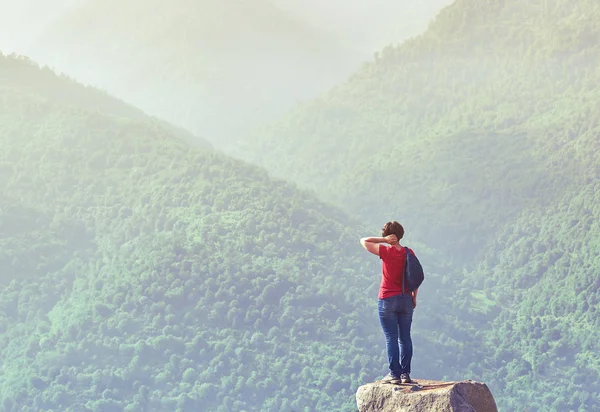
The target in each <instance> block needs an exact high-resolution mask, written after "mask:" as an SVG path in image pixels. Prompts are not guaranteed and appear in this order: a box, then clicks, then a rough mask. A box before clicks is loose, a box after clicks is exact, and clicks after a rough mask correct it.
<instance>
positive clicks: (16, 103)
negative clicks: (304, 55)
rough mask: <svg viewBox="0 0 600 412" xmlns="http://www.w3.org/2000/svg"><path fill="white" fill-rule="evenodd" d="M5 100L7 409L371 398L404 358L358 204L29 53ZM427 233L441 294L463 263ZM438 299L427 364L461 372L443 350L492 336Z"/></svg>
mask: <svg viewBox="0 0 600 412" xmlns="http://www.w3.org/2000/svg"><path fill="white" fill-rule="evenodd" d="M24 73H28V74H27V76H29V79H30V80H31V81H35V85H36V86H35V87H31V84H30V82H20V81H19V79H21V78H22V77H23V75H24ZM36 73H37V76H36V75H35V74H36ZM59 85H61V87H64V88H65V90H69V91H70V93H65V94H64V96H63V98H62V99H61V98H59V97H50V96H52V91H53V90H55V89H56V88H58V87H59ZM84 95H85V96H86V99H82V98H81V96H84ZM0 96H1V97H0V125H1V126H0V145H1V147H2V149H3V150H2V151H1V152H0V193H2V197H1V198H0V201H1V204H0V235H1V237H0V243H1V244H0V246H2V247H1V252H0V269H1V271H2V272H1V273H2V276H1V278H0V282H1V283H0V284H1V285H2V288H0V354H1V356H2V363H1V364H0V382H1V384H0V398H1V399H2V402H3V404H2V407H3V409H4V410H7V411H39V410H83V409H87V410H93V411H108V410H110V411H116V410H127V411H134V410H135V411H137V410H142V409H143V410H165V411H167V410H169V411H174V410H182V411H195V410H199V409H202V410H215V411H227V410H240V411H241V410H248V411H250V410H272V411H291V410H296V411H297V410H305V411H313V410H353V408H354V392H355V390H356V388H357V387H358V385H360V384H362V383H364V382H366V381H369V380H372V379H375V378H378V377H381V376H382V375H383V374H385V373H386V368H385V354H384V344H383V337H382V336H381V331H380V330H379V324H378V319H377V314H376V296H377V286H378V282H379V275H378V272H379V262H378V260H377V259H376V258H375V257H373V256H369V255H368V254H367V253H366V252H365V251H363V250H362V249H361V248H360V246H359V245H358V238H359V237H360V236H361V235H364V229H362V228H361V226H359V225H358V224H357V223H356V222H354V221H353V220H351V219H349V218H348V217H346V215H345V214H344V213H342V212H340V211H338V210H336V209H334V208H332V207H331V206H327V205H324V204H322V203H320V202H319V201H318V200H316V199H315V198H314V197H313V196H312V195H309V194H307V193H304V192H301V191H299V190H297V189H296V188H295V187H294V186H293V185H291V184H288V183H285V182H282V181H275V180H272V179H271V178H269V177H268V175H267V174H266V172H264V171H262V170H260V169H258V168H256V167H254V166H250V165H247V164H244V163H242V162H240V161H236V160H232V159H230V158H227V157H225V156H223V155H221V154H219V153H216V152H214V151H211V150H208V149H200V148H195V149H194V148H192V146H190V144H189V143H187V141H186V139H185V136H179V135H177V134H175V133H174V132H173V131H172V130H171V129H169V128H168V127H167V126H163V125H162V124H159V123H157V121H156V120H155V119H151V118H144V116H143V115H141V114H140V113H139V112H136V111H135V110H134V111H132V112H131V114H130V115H127V114H125V113H126V112H127V110H126V109H125V108H126V107H127V106H125V105H123V107H122V111H121V112H120V114H117V113H118V112H119V110H120V109H119V105H120V104H121V103H119V102H118V101H117V100H114V99H113V98H111V97H110V96H107V95H105V94H103V93H100V92H97V91H96V92H95V91H94V90H93V89H90V88H84V87H83V86H80V85H78V84H76V83H75V82H73V81H71V80H69V79H66V78H59V77H57V76H53V75H52V74H51V73H50V72H49V71H47V70H42V69H39V68H36V67H35V66H34V65H32V64H31V63H30V62H29V61H28V60H27V59H20V58H14V57H4V56H0ZM69 96H72V99H71V98H69ZM110 99H113V100H112V103H111V104H110V105H109V106H110V107H112V108H113V110H112V113H111V112H110V110H107V111H105V110H101V109H100V107H101V106H102V105H103V104H105V103H107V101H109V100H110ZM412 245H413V246H414V248H415V250H417V251H419V254H420V256H421V257H422V259H423V261H424V262H428V263H425V264H426V267H427V274H428V286H426V287H424V288H423V290H422V292H421V296H422V299H424V300H425V299H427V296H431V295H437V294H439V293H440V289H441V288H444V283H443V282H442V277H441V276H440V274H445V273H447V268H443V267H440V265H438V264H436V263H435V262H434V261H433V256H434V252H433V251H431V250H429V249H428V248H425V247H424V246H419V245H418V244H415V243H413V244H412ZM445 290H446V291H452V290H454V288H453V286H452V285H447V286H446V287H445ZM436 300H437V301H438V304H439V306H435V305H428V306H426V307H424V309H423V311H422V313H421V312H419V313H417V315H416V316H417V317H419V316H421V317H422V320H421V322H420V325H419V326H418V327H417V328H416V329H415V332H414V334H415V342H418V344H419V348H420V349H419V352H418V353H417V355H416V358H415V368H416V369H418V370H419V371H420V373H422V374H423V375H427V376H438V377H440V378H441V377H442V376H444V375H446V376H450V377H452V378H459V377H460V372H461V371H460V370H458V369H456V370H447V369H446V370H444V369H443V368H440V367H439V365H443V364H447V363H450V362H452V361H453V360H454V359H455V356H456V350H457V349H456V346H455V341H456V339H459V340H460V341H463V340H464V341H465V342H466V343H465V344H464V345H461V349H460V352H461V353H463V358H464V361H463V362H462V364H463V366H466V365H468V364H470V363H472V362H475V361H476V358H474V357H473V353H474V352H473V350H472V347H473V346H476V342H471V341H470V339H468V336H471V335H470V334H471V333H472V332H471V331H468V330H466V328H463V329H464V330H463V329H461V328H460V325H458V326H455V325H454V323H455V319H456V314H454V313H453V312H452V311H451V310H443V308H444V309H447V308H448V307H449V304H448V301H447V300H446V299H436ZM461 334H462V335H461ZM470 342H471V343H470Z"/></svg>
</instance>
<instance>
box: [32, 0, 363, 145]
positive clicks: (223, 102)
mask: <svg viewBox="0 0 600 412" xmlns="http://www.w3.org/2000/svg"><path fill="white" fill-rule="evenodd" d="M28 54H31V55H32V56H33V57H34V58H35V59H36V60H38V61H41V62H44V63H47V64H50V65H52V66H53V67H56V68H57V69H59V70H61V71H65V72H66V73H68V74H70V75H72V76H74V77H76V78H77V79H78V80H80V81H83V82H86V83H90V82H91V83H92V84H95V85H97V86H100V87H101V88H103V89H106V90H108V91H109V92H110V93H111V94H115V95H118V96H119V97H121V98H124V99H125V100H127V101H129V102H131V103H133V104H134V105H136V106H138V107H140V108H142V109H144V110H145V111H147V112H149V113H151V114H154V115H158V116H160V117H162V118H165V119H167V120H169V121H172V122H173V123H176V124H179V125H183V126H184V127H186V128H187V129H189V130H191V131H192V132H201V133H202V134H204V135H206V136H208V137H210V139H212V141H213V142H221V141H223V140H224V139H231V136H235V135H236V133H238V132H239V131H240V130H248V129H249V128H251V127H252V126H254V125H256V124H258V123H259V122H261V121H263V120H265V119H271V118H272V117H273V116H274V115H275V114H277V115H279V114H282V113H283V112H284V109H285V108H287V107H289V106H291V105H292V104H293V103H295V101H296V100H297V99H301V98H308V97H312V96H313V95H314V94H315V93H317V92H318V91H320V90H322V89H323V88H324V87H330V86H331V85H332V84H334V83H335V82H336V81H338V79H340V78H342V77H341V76H344V75H346V74H347V73H348V72H349V71H350V70H353V69H354V65H355V64H356V54H355V53H354V52H353V51H348V49H347V48H346V47H345V46H343V45H342V44H341V42H339V41H338V40H337V39H335V37H334V36H332V35H331V34H329V33H325V32H322V31H320V30H318V29H316V28H314V27H312V26H309V25H308V24H306V23H304V22H303V21H301V20H299V19H296V18H295V17H294V16H292V15H290V14H288V13H286V12H284V11H282V10H280V9H279V8H277V7H275V6H273V5H272V4H271V3H270V2H269V1H266V0H251V1H240V0H226V1H221V0H202V1H191V0H176V1H171V2H163V1H157V0H152V1H137V0H136V1H128V2H126V3H123V2H118V1H113V0H111V1H97V0H92V1H87V2H84V3H83V4H81V5H80V6H79V7H74V8H73V9H72V10H70V11H69V12H68V13H65V15H64V16H63V17H62V18H61V19H60V20H59V21H58V22H57V23H56V24H55V25H54V26H53V27H51V28H49V29H48V30H47V31H46V32H45V33H44V35H43V36H41V37H40V39H39V42H38V43H37V44H36V46H35V47H33V48H32V49H31V51H30V52H28Z"/></svg>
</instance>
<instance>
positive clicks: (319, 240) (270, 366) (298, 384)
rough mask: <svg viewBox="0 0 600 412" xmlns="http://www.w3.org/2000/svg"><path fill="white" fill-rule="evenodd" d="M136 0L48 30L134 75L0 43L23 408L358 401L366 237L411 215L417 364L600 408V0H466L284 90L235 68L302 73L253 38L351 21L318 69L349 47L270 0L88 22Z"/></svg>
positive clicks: (8, 279)
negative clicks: (237, 33) (303, 92)
mask: <svg viewBox="0 0 600 412" xmlns="http://www.w3.org/2000/svg"><path fill="white" fill-rule="evenodd" d="M182 1H183V0H182ZM109 3H110V2H105V3H102V4H101V3H99V2H96V1H94V0H91V1H88V2H82V3H81V5H79V6H77V7H74V8H73V9H71V10H70V12H69V13H67V14H66V15H65V16H63V19H61V20H58V22H57V23H56V25H55V26H50V28H49V29H48V30H49V31H48V32H47V37H46V38H45V39H44V40H46V41H47V43H43V42H42V43H40V44H45V46H44V47H45V48H46V50H45V53H46V55H50V54H54V55H55V58H57V59H61V58H65V59H66V60H65V64H67V65H73V67H74V68H75V69H74V71H77V70H82V73H83V72H85V70H87V69H85V67H83V66H79V67H78V66H77V65H78V64H80V63H81V62H84V61H85V64H87V65H89V64H90V62H97V63H98V65H97V71H96V72H95V73H94V76H97V79H98V83H99V84H104V85H109V84H112V85H113V86H114V85H120V86H118V87H117V86H115V88H116V89H119V88H121V87H123V88H124V89H128V90H129V92H130V94H127V93H124V94H123V95H119V98H117V97H114V96H113V95H111V94H109V93H108V92H106V91H104V90H100V89H97V88H94V87H91V86H86V85H84V84H82V83H80V79H76V78H71V77H67V76H66V75H61V74H57V73H55V72H54V71H53V70H51V69H50V68H49V67H47V66H44V65H43V63H41V64H40V63H37V62H34V61H32V60H30V58H28V57H23V56H17V55H10V56H8V55H2V54H0V148H1V150H0V354H1V355H2V356H1V359H2V361H1V362H0V402H1V404H2V406H1V408H3V410H6V411H11V412H12V411H15V412H17V411H31V412H33V411H56V410H59V411H69V412H71V411H73V412H74V411H217V412H226V411H232V412H242V411H295V412H298V411H303V412H309V411H311V412H312V411H334V410H340V411H355V410H356V402H355V398H354V396H355V392H356V389H357V388H358V387H359V386H360V385H363V384H365V383H368V382H372V381H374V380H377V379H380V378H381V377H382V376H384V375H385V374H386V373H387V369H386V354H385V345H384V343H385V341H384V337H383V334H382V331H381V328H380V326H379V320H378V318H377V291H378V285H379V281H380V276H381V275H380V270H381V269H380V262H379V261H378V259H377V258H374V257H373V256H371V255H369V254H368V253H366V252H365V251H364V250H362V248H361V247H360V245H359V243H358V240H359V238H360V237H362V236H366V235H377V234H378V233H379V231H380V228H381V225H382V224H383V223H385V222H386V221H388V220H399V221H401V222H402V223H403V224H404V226H405V228H406V233H407V236H406V239H405V240H404V241H405V242H406V244H407V245H409V246H410V247H411V248H412V249H413V250H415V252H416V253H417V255H418V256H419V259H420V260H421V262H422V263H423V265H424V269H425V276H426V277H425V282H424V284H423V287H422V288H421V291H420V292H419V305H418V307H417V309H416V311H415V319H414V323H413V341H414V343H415V358H414V361H413V371H414V378H417V379H419V378H423V379H439V380H463V379H474V380H479V381H483V382H485V383H486V384H487V385H488V386H489V387H490V389H491V391H492V393H493V395H494V398H495V399H496V402H497V404H498V408H499V410H501V411H539V410H552V411H591V410H595V409H597V408H599V407H600V395H599V393H598V382H599V381H600V361H599V360H598V357H597V356H596V354H597V353H598V351H599V350H600V347H599V344H598V342H600V332H599V330H600V320H599V319H600V313H599V311H600V235H598V233H599V231H600V117H598V113H600V106H599V105H600V69H599V67H600V25H598V23H597V22H598V21H600V4H596V3H595V2H594V1H592V0H571V1H566V0H527V1H517V0H502V1H501V0H483V1H481V0H479V1H475V0H457V1H456V2H455V3H454V4H452V5H451V6H449V7H447V8H444V9H443V10H442V11H441V12H440V14H439V15H438V16H437V18H436V19H435V21H433V22H432V23H431V25H430V26H429V28H428V30H427V31H426V32H425V33H423V34H422V35H420V36H416V37H414V38H411V39H409V40H407V41H405V42H403V43H400V44H396V45H391V46H389V47H387V48H385V49H384V50H382V51H381V52H379V53H377V54H376V55H375V56H374V58H373V59H372V61H371V62H369V63H368V64H365V65H364V66H363V67H362V68H360V70H357V71H356V72H355V73H354V74H353V75H352V76H350V77H349V78H348V79H347V80H346V81H344V82H342V83H339V84H338V85H337V86H335V87H334V88H332V89H331V90H330V91H328V92H326V93H324V94H322V95H321V96H320V97H318V98H315V99H312V100H310V101H307V102H303V103H298V104H297V105H296V107H295V108H294V109H292V110H291V111H289V112H287V114H285V115H283V116H281V117H277V116H275V115H274V114H273V113H274V112H272V111H270V110H272V109H273V106H269V104H272V103H274V102H271V101H269V104H263V103H264V102H262V103H261V101H260V99H259V98H258V96H257V95H256V94H253V93H252V92H247V91H243V90H241V89H240V84H242V83H236V81H234V79H236V78H237V79H238V80H239V76H244V75H248V76H251V75H255V74H256V73H257V72H259V75H260V76H259V77H256V78H254V77H251V78H253V79H257V80H256V85H255V86H256V90H262V89H263V88H266V87H267V84H268V87H273V88H275V89H277V82H279V81H284V82H285V81H286V80H285V76H282V77H281V78H277V79H274V80H273V82H272V83H267V81H268V80H269V79H270V78H272V77H273V76H274V73H279V72H278V70H283V69H281V67H276V65H275V66H273V67H270V69H269V70H264V71H262V69H263V68H264V67H266V66H264V65H266V64H267V63H266V62H265V61H266V60H261V56H262V57H265V56H268V55H269V54H268V53H266V52H265V54H264V55H261V54H260V53H258V54H257V55H255V56H252V58H256V60H255V61H254V63H256V62H259V63H256V65H253V64H254V63H252V62H247V61H248V60H249V59H250V55H251V54H252V50H253V48H256V47H257V45H262V46H263V47H264V49H263V50H265V51H266V50H267V49H269V48H273V47H275V45H274V43H273V41H274V39H275V38H279V39H282V38H283V39H288V40H289V39H290V38H294V39H296V40H297V41H298V42H300V44H301V45H302V46H301V47H300V46H299V48H300V49H303V50H311V47H313V46H314V44H315V43H318V41H319V39H325V38H327V39H328V40H327V41H325V40H323V42H324V43H323V49H320V50H321V51H322V52H323V53H324V54H321V55H319V56H320V57H315V56H314V55H311V54H310V53H309V54H307V55H303V56H302V57H301V59H304V60H306V61H307V62H311V64H312V65H315V66H313V68H314V67H318V66H319V63H318V62H323V61H324V60H320V59H323V58H324V57H323V56H324V55H325V56H327V59H329V58H331V59H333V60H336V59H337V57H336V56H340V54H336V53H341V55H344V53H346V51H344V49H343V47H341V46H340V47H338V46H336V43H335V42H333V40H331V39H330V38H329V37H327V36H325V37H319V36H321V35H320V34H318V33H317V32H313V31H306V30H308V28H307V27H308V26H304V25H302V24H300V23H298V25H296V24H291V23H290V20H287V18H288V17H281V16H282V15H281V14H279V13H282V12H281V10H279V9H275V8H272V5H270V3H269V2H267V1H264V2H256V4H255V3H254V2H253V3H252V5H255V6H256V8H254V9H253V6H252V5H251V4H250V3H246V5H245V6H244V7H247V9H245V10H246V12H247V11H248V10H253V14H250V15H251V18H252V20H248V19H247V15H248V14H247V13H246V12H244V13H246V14H244V13H242V11H243V10H242V9H240V8H237V7H234V5H233V3H230V2H229V3H228V2H212V1H203V2H197V3H194V4H191V2H183V3H182V4H181V5H185V6H186V8H185V10H187V11H188V12H189V13H188V14H185V13H181V11H180V9H177V7H176V6H173V7H172V8H168V7H167V6H164V7H163V6H161V7H162V8H161V10H163V9H165V10H167V9H168V10H169V12H168V13H167V12H165V14H162V15H160V16H159V14H160V13H156V12H153V10H151V9H152V7H158V6H159V5H158V3H157V4H156V5H154V6H152V7H151V6H148V8H147V9H146V10H145V12H144V13H142V14H139V13H138V10H139V7H140V6H139V4H137V2H131V4H128V5H127V6H126V7H124V8H123V10H122V11H121V12H119V13H118V15H116V16H114V17H115V19H116V20H115V21H118V22H119V25H121V27H125V28H124V29H123V30H124V31H122V32H120V33H119V34H115V33H113V32H111V31H110V30H107V29H106V28H105V27H103V26H102V24H100V23H99V26H98V27H87V26H86V22H89V21H90V19H91V18H92V17H97V16H101V15H106V13H107V11H106V10H107V9H106V8H107V7H108V8H110V7H115V6H110V5H109ZM259 3H260V4H261V6H260V7H259V6H257V4H259ZM236 4H237V3H236ZM178 10H179V11H178ZM163 11H164V10H163ZM86 13H87V14H86ZM203 13H204V14H203ZM86 15H87V16H88V18H87V19H86V18H83V17H85V16H86ZM214 16H220V17H219V18H221V19H224V18H225V17H227V18H228V19H231V20H228V21H229V22H230V24H233V25H234V26H236V27H238V28H239V29H240V30H241V33H244V34H245V35H244V36H242V37H243V41H240V42H239V43H237V42H236V43H235V45H231V44H229V43H227V42H228V41H229V40H231V39H230V38H229V37H227V36H226V35H225V33H226V31H227V27H226V26H219V25H218V24H217V23H215V22H218V21H223V20H219V19H214V18H213V17H214ZM134 19H135V20H136V25H131V26H127V23H128V22H130V21H132V20H134ZM99 21H101V20H99ZM273 21H277V22H278V23H277V24H273V25H269V24H267V23H268V22H273ZM174 22H177V23H178V24H175V23H174ZM182 22H185V24H182ZM257 22H259V23H257ZM242 23H243V24H242ZM211 24H212V26H211ZM215 24H217V25H216V26H215ZM245 25H247V26H245ZM258 26H262V27H263V29H264V30H265V31H263V32H254V30H256V27H258ZM195 27H200V29H199V32H198V31H196V29H195ZM271 29H272V30H275V31H274V32H275V33H278V35H277V36H276V35H273V34H272V33H271V32H269V30H271ZM53 30H55V31H54V32H53ZM70 30H71V31H72V32H81V33H82V36H81V37H80V38H75V37H74V36H73V34H72V32H69V31H70ZM219 30H223V31H219ZM84 33H85V35H84ZM123 33H126V34H127V35H126V36H124V37H122V35H123ZM198 33H204V36H202V35H199V34H198ZM208 33H212V34H214V35H215V36H213V37H210V36H209V35H208ZM265 33H267V34H265ZM268 33H271V34H268ZM282 33H286V34H285V35H283V34H282ZM308 33H310V35H309V34H308ZM167 34H169V36H175V37H176V42H175V43H173V37H169V38H167V37H168V36H167ZM85 36H88V37H87V39H86V37H85ZM261 36H264V37H261ZM278 36H280V37H278ZM281 36H283V37H281ZM285 36H292V37H285ZM294 36H297V37H294ZM323 36H324V35H323ZM160 39H162V41H163V42H162V43H161V41H160ZM211 39H212V40H214V41H213V42H211ZM63 40H64V41H63ZM67 40H68V41H67ZM89 41H93V42H95V43H92V44H94V45H95V47H96V50H101V49H102V48H101V47H100V46H104V45H106V46H107V48H105V49H102V50H103V51H102V53H105V54H102V53H99V54H98V55H97V56H93V55H86V54H85V53H88V52H89V50H88V49H85V47H84V45H85V44H86V42H89ZM330 41H332V42H331V43H330ZM70 42H75V43H76V44H72V43H70ZM275 43H276V42H275ZM390 43H392V42H390ZM161 44H162V46H163V47H158V46H160V45H161ZM173 44H177V45H178V47H175V48H173V47H172V46H173ZM289 44H291V43H288V45H289ZM108 46H111V47H113V48H110V47H108ZM209 46H211V47H213V48H211V47H209ZM77 47H82V48H81V49H77ZM278 47H281V49H277V50H280V52H281V54H283V55H286V54H285V53H288V52H289V53H291V55H294V56H296V57H297V56H298V55H297V54H295V53H297V52H296V51H292V50H291V49H290V48H288V47H287V46H286V45H285V42H282V43H279V45H278ZM290 47H291V46H290ZM73 50H79V52H80V53H74V52H73ZM195 50H201V51H202V52H201V53H199V55H198V53H196V52H195ZM332 50H333V51H332ZM284 51H285V53H284ZM334 51H335V52H334ZM169 53H171V54H169ZM236 53H237V54H236ZM92 54H93V53H92ZM43 56H44V54H40V59H41V61H43ZM83 56H84V57H83ZM132 56H136V58H135V59H133V58H131V57H132ZM286 56H287V55H286ZM76 57H79V58H81V60H80V61H79V62H77V61H75V60H70V59H71V58H76ZM138 57H139V58H138ZM130 58H131V59H130ZM94 59H96V60H94ZM128 59H130V60H131V61H129V60H128ZM265 59H266V57H265ZM327 59H325V60H327ZM267 60H268V59H267ZM284 60H285V58H284ZM133 61H135V64H133V63H132V62H133ZM207 61H211V62H213V63H214V65H211V64H207V63H206V62H207ZM240 61H245V62H247V64H245V63H244V64H242V63H240ZM165 64H166V66H165ZM323 64H325V63H323ZM165 67H171V68H173V70H172V71H170V75H171V76H165V72H164V70H165ZM224 67H231V71H228V70H224V71H223V68H224ZM328 67H332V66H328ZM346 67H348V66H346ZM142 73H143V76H142V75H141V74H142ZM202 73H206V74H207V75H210V76H213V75H216V74H218V75H219V76H221V75H228V76H230V77H225V78H221V80H219V82H221V83H219V82H217V83H213V85H214V86H215V89H212V91H207V90H205V89H202V87H198V85H201V84H202V81H201V80H206V79H207V78H203V77H202ZM211 73H212V74H211ZM288 74H289V73H288ZM210 76H209V77H210ZM117 77H118V78H117ZM152 79H160V81H156V82H153V81H152ZM213 79H214V78H213ZM228 79H229V80H228ZM306 79H308V78H306ZM306 79H305V80H306ZM230 80H231V81H230ZM306 81H308V80H306ZM111 82H113V83H111ZM186 85H187V86H186ZM126 86H130V87H129V88H128V87H126ZM221 86H223V87H224V88H220V87H221ZM298 86H300V87H303V86H302V84H300V83H299V84H296V85H295V86H294V87H298ZM312 86H314V87H320V86H318V85H317V84H316V83H313V84H312ZM186 87H187V88H186ZM107 88H108V89H109V90H110V87H107ZM183 89H185V92H183V91H182V90H183ZM224 90H226V91H227V92H226V93H222V92H223V91H224ZM263 91H264V90H263ZM280 91H281V93H282V96H283V95H285V96H287V97H289V96H290V95H291V94H292V91H290V90H286V91H284V90H280ZM157 95H161V96H164V99H156V98H155V97H153V96H157ZM215 95H219V99H220V100H219V99H217V100H210V99H209V97H211V96H215ZM238 97H239V99H238ZM121 99H123V100H121ZM267 100H268V99H267ZM193 101H195V103H194V104H191V103H190V102H193ZM140 102H143V104H139V103H140ZM248 104H256V105H257V106H256V107H260V110H264V111H265V112H264V113H265V118H260V119H259V118H258V117H257V118H254V117H253V115H248V112H247V111H246V109H245V108H247V107H248V106H247V105H248ZM152 105H154V106H152ZM277 105H280V103H277V104H275V106H277ZM138 106H139V108H138ZM151 106H152V107H151ZM278 109H279V110H281V109H282V107H278ZM213 110H214V111H213ZM236 110H239V112H236ZM257 110H258V109H257ZM145 111H147V112H149V113H151V114H152V115H153V116H156V117H153V116H151V115H148V114H146V112H145ZM217 112H219V113H220V114H219V115H218V116H216V117H215V113H217ZM240 113H241V114H244V116H246V115H247V116H249V117H247V118H246V117H244V116H242V117H239V116H238V115H239V114H240ZM267 113H270V114H268V115H267ZM228 114H230V115H231V118H230V119H228V118H227V116H228ZM211 116H212V117H211ZM259 117H260V116H259ZM250 118H252V119H251V120H252V122H254V123H255V124H262V126H261V127H260V128H259V129H257V130H256V131H255V132H252V134H243V133H240V134H239V135H238V134H236V133H234V132H233V130H241V129H239V128H238V129H236V127H238V126H240V125H242V124H244V125H245V126H247V124H246V121H249V119H250ZM163 119H166V120H163ZM207 119H210V120H211V122H213V121H216V123H214V122H213V123H211V122H209V121H206V120H207ZM265 119H270V120H271V121H269V122H267V123H264V121H265ZM229 120H231V121H230V122H229ZM252 122H251V123H252ZM225 124H226V126H227V128H224V129H220V126H223V125H225ZM188 130H191V131H188ZM215 130H220V132H219V133H224V130H229V133H231V134H232V135H230V136H226V137H223V136H221V135H220V134H215V133H214V131H215ZM246 130H249V128H248V129H246ZM225 140H226V141H228V142H237V143H235V144H231V145H229V146H225V147H226V150H225V151H224V152H221V151H220V150H217V149H215V146H221V145H222V144H223V141H225Z"/></svg>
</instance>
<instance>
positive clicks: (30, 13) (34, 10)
mask: <svg viewBox="0 0 600 412" xmlns="http://www.w3.org/2000/svg"><path fill="white" fill-rule="evenodd" d="M80 1H83V0H48V1H40V0H19V1H10V0H2V1H0V51H2V52H4V53H23V52H24V51H26V50H28V49H29V48H30V47H31V46H32V45H33V44H34V43H36V42H37V41H38V39H39V36H40V35H41V34H42V33H43V32H44V30H45V29H46V28H47V27H48V26H49V25H51V24H52V23H53V21H54V20H55V19H57V18H58V17H60V16H61V15H62V14H63V13H65V12H66V11H67V10H68V9H69V8H70V7H72V6H73V5H75V4H77V3H78V2H80Z"/></svg>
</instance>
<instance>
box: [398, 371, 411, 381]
mask: <svg viewBox="0 0 600 412" xmlns="http://www.w3.org/2000/svg"><path fill="white" fill-rule="evenodd" d="M400 383H412V379H410V375H409V374H408V373H403V374H402V375H400Z"/></svg>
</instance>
